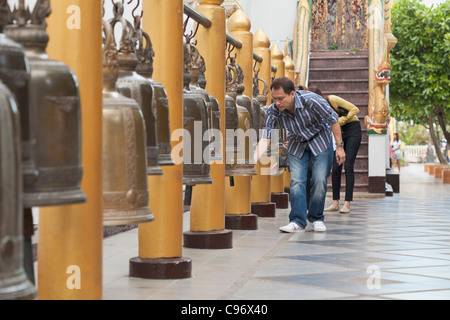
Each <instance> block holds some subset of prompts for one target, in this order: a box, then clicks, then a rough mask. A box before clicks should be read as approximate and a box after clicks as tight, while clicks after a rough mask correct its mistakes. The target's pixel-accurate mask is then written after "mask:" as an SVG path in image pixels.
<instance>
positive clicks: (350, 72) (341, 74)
mask: <svg viewBox="0 0 450 320" xmlns="http://www.w3.org/2000/svg"><path fill="white" fill-rule="evenodd" d="M364 78H367V79H368V78H369V69H368V68H367V67H357V68H340V67H336V68H310V69H309V81H314V80H321V79H322V80H323V79H334V80H338V79H364Z"/></svg>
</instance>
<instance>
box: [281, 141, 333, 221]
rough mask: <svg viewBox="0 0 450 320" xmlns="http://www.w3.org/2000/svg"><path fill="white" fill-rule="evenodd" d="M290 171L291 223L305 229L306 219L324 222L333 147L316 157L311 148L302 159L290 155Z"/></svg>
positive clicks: (307, 149)
mask: <svg viewBox="0 0 450 320" xmlns="http://www.w3.org/2000/svg"><path fill="white" fill-rule="evenodd" d="M288 158H289V171H290V173H291V186H290V202H291V212H290V214H289V220H290V222H295V223H297V224H298V225H300V226H302V227H303V228H305V227H306V218H308V220H309V222H311V223H313V222H315V221H323V220H324V215H323V208H324V206H325V197H326V194H327V176H328V175H329V173H330V170H331V165H332V163H333V145H332V144H330V146H329V147H328V149H326V150H325V151H323V152H322V153H321V154H319V155H317V156H316V157H315V156H314V155H313V154H312V152H311V150H310V149H309V147H306V150H305V152H304V153H303V156H302V158H298V157H296V156H294V155H292V154H289V155H288ZM309 161H311V163H312V177H311V199H310V202H309V210H308V208H307V202H306V178H307V175H308V164H309Z"/></svg>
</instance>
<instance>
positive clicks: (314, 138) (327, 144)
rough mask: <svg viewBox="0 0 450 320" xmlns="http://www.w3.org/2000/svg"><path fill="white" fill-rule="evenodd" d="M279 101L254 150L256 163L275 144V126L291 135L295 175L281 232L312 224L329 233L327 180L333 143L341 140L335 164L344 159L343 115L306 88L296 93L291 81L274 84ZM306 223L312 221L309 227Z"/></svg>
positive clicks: (291, 164)
mask: <svg viewBox="0 0 450 320" xmlns="http://www.w3.org/2000/svg"><path fill="white" fill-rule="evenodd" d="M271 91H272V98H273V101H274V103H273V104H272V105H271V106H270V107H269V108H268V109H267V112H266V119H265V123H264V129H263V135H262V138H261V140H260V141H259V143H258V146H257V148H256V151H255V155H254V160H255V163H256V162H257V161H259V159H260V158H261V156H262V155H263V154H264V152H265V151H266V150H267V147H268V146H269V145H270V139H271V137H272V132H273V131H274V130H276V129H275V128H276V126H277V125H279V127H280V128H284V129H286V130H287V132H288V135H287V137H288V140H289V142H288V159H289V170H290V173H291V186H290V202H291V212H290V214H289V221H290V222H289V224H287V225H286V226H283V227H280V231H282V232H296V231H300V230H304V229H305V228H306V227H307V226H308V228H311V229H313V230H314V231H326V227H325V224H324V223H323V221H324V215H323V209H324V206H325V197H326V192H327V176H328V174H329V173H330V169H331V165H332V160H333V139H332V134H333V135H334V138H335V140H336V160H337V163H338V164H342V163H344V161H345V152H344V148H343V142H342V137H341V128H340V126H339V122H338V116H337V114H336V113H335V112H333V110H332V109H331V107H330V106H329V105H328V103H327V102H326V101H325V99H324V98H323V97H321V96H319V95H318V94H315V93H313V92H310V91H305V90H298V91H296V90H295V85H294V83H293V82H292V81H291V80H290V79H288V78H277V79H275V80H274V81H273V83H272V85H271ZM309 161H311V162H312V177H311V199H310V202H309V208H307V201H306V178H307V173H308V164H309ZM307 221H309V222H310V223H309V224H308V223H307Z"/></svg>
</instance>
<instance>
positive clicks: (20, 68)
mask: <svg viewBox="0 0 450 320" xmlns="http://www.w3.org/2000/svg"><path fill="white" fill-rule="evenodd" d="M9 12H10V10H9V5H8V3H7V2H6V1H3V2H0V29H1V31H0V32H1V33H0V79H1V80H2V81H3V83H4V84H5V85H6V86H7V87H8V89H9V90H10V91H11V93H12V94H13V95H14V97H15V98H16V102H17V107H18V108H19V113H20V128H21V134H20V136H21V139H22V173H23V190H24V206H25V207H30V206H31V204H29V203H28V196H27V191H28V189H29V188H30V186H33V185H34V184H35V183H36V181H37V178H38V171H37V169H36V166H35V163H34V148H35V144H36V140H35V139H34V136H33V132H32V130H31V125H32V121H31V117H30V116H31V113H30V108H29V103H28V92H29V78H30V67H29V65H28V59H27V57H26V56H25V52H24V50H23V47H22V46H21V45H20V44H18V43H16V42H14V41H12V40H11V39H8V38H7V37H6V35H5V34H4V33H3V31H4V28H5V26H6V24H7V23H8V21H7V20H8V14H9Z"/></svg>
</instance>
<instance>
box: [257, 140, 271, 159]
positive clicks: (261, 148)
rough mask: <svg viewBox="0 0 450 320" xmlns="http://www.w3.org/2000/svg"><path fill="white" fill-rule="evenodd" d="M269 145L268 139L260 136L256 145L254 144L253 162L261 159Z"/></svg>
mask: <svg viewBox="0 0 450 320" xmlns="http://www.w3.org/2000/svg"><path fill="white" fill-rule="evenodd" d="M269 145H270V139H266V138H262V139H261V140H259V142H258V145H257V146H256V149H255V153H254V154H253V161H255V164H256V163H258V161H259V160H260V159H261V157H262V155H263V154H264V152H266V150H267V148H268V147H269Z"/></svg>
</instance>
